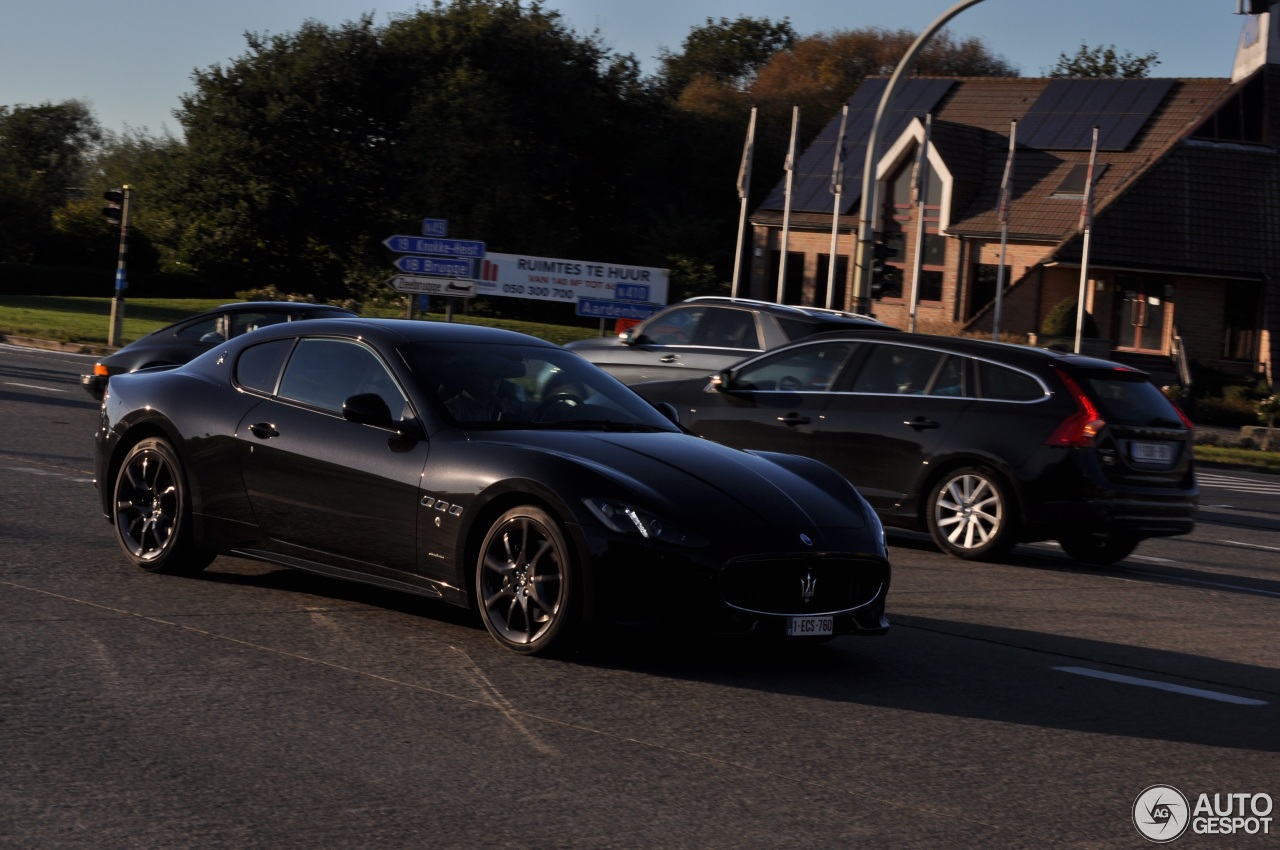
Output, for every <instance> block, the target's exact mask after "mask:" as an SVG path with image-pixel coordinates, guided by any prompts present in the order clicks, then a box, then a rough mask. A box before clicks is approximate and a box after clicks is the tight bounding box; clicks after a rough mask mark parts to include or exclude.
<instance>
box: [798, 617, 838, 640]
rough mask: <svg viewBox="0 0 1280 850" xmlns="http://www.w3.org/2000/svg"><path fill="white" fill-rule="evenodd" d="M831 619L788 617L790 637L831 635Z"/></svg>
mask: <svg viewBox="0 0 1280 850" xmlns="http://www.w3.org/2000/svg"><path fill="white" fill-rule="evenodd" d="M832 619H833V618H831V617H788V618H787V636H788V637H815V636H818V635H829V634H831V628H832Z"/></svg>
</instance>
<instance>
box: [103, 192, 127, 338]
mask: <svg viewBox="0 0 1280 850" xmlns="http://www.w3.org/2000/svg"><path fill="white" fill-rule="evenodd" d="M129 194H130V192H129V185H128V184H127V183H126V184H125V185H124V186H122V187H121V188H119V189H109V190H107V191H106V192H103V193H102V197H103V198H104V199H106V201H107V205H106V206H105V207H103V208H102V214H103V215H105V216H106V217H107V218H108V219H110V220H112V221H118V222H120V251H119V254H118V259H117V260H116V290H115V295H114V296H113V297H112V299H111V329H110V331H109V332H108V334H107V345H110V346H112V347H119V345H120V326H121V325H122V324H123V323H124V291H125V288H126V287H127V286H128V285H129V284H128V279H127V277H126V267H127V264H128V258H129Z"/></svg>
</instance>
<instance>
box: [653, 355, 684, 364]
mask: <svg viewBox="0 0 1280 850" xmlns="http://www.w3.org/2000/svg"><path fill="white" fill-rule="evenodd" d="M679 359H680V355H679V354H664V355H663V356H662V357H659V358H658V362H659V363H674V362H676V361H677V360H679Z"/></svg>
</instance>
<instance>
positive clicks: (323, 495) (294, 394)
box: [236, 338, 428, 577]
mask: <svg viewBox="0 0 1280 850" xmlns="http://www.w3.org/2000/svg"><path fill="white" fill-rule="evenodd" d="M253 350H254V349H253V348H250V349H247V350H246V353H248V352H252V351H253ZM243 359H244V358H242V360H243ZM365 392H374V393H376V394H378V395H380V396H382V397H383V399H384V401H386V402H387V404H388V408H389V409H390V410H391V411H392V415H393V417H401V418H403V417H404V416H405V415H406V412H407V411H410V410H411V409H410V408H409V406H408V402H407V401H406V399H405V396H404V394H403V392H402V391H401V390H400V389H399V387H398V385H397V384H396V382H395V379H394V378H393V377H392V376H391V374H390V373H389V372H388V370H387V369H386V367H385V366H384V364H383V363H382V361H381V360H380V359H379V357H378V356H377V355H376V354H375V353H374V352H373V351H372V349H370V348H368V347H367V346H366V345H364V344H362V343H360V342H357V341H355V340H347V339H325V338H303V339H300V340H299V341H298V344H297V347H296V348H295V349H294V351H293V353H292V355H291V356H290V358H289V360H288V362H287V364H286V365H285V368H284V373H283V375H282V376H281V378H280V381H279V389H278V391H277V392H276V394H275V395H274V397H270V398H264V399H263V400H262V401H261V402H259V403H258V404H257V405H256V406H255V407H254V408H253V409H252V410H250V411H249V413H248V414H247V415H246V416H245V417H244V418H243V420H242V421H241V422H240V425H239V427H238V428H237V429H236V441H237V453H238V457H239V459H240V466H241V471H242V474H243V476H244V482H245V488H246V491H247V493H248V496H249V501H250V505H251V507H252V508H253V511H254V514H255V516H256V517H257V520H258V522H259V524H260V526H261V527H262V529H263V530H264V531H265V533H266V534H267V535H268V536H269V537H270V538H271V539H273V540H274V541H276V542H277V543H278V544H279V546H280V548H281V551H282V552H285V553H287V554H292V555H295V556H297V557H302V558H307V559H309V560H317V561H321V562H323V563H328V564H332V565H335V566H339V567H342V568H346V569H356V570H361V571H366V572H370V573H375V574H379V575H383V576H391V577H394V576H395V574H396V573H399V572H413V571H415V570H416V565H417V543H416V535H417V515H418V499H419V486H420V480H421V476H422V472H423V468H424V466H425V463H426V458H427V451H428V443H427V441H426V440H425V439H416V438H413V437H410V436H405V435H403V434H400V433H397V432H396V431H393V430H389V429H387V428H381V427H375V426H372V425H365V424H360V423H356V422H349V421H347V420H346V419H344V418H343V416H342V403H343V401H344V400H345V399H347V398H348V397H350V396H352V395H356V394H357V393H365Z"/></svg>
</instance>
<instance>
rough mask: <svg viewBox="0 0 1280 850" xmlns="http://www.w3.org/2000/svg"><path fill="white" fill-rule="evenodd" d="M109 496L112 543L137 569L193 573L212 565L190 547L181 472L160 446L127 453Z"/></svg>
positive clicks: (147, 443) (148, 443) (169, 450)
mask: <svg viewBox="0 0 1280 850" xmlns="http://www.w3.org/2000/svg"><path fill="white" fill-rule="evenodd" d="M112 495H113V496H114V498H113V500H112V501H113V505H114V513H115V520H116V540H117V541H119V543H120V548H121V549H123V550H124V553H125V555H127V556H128V558H129V560H130V561H132V562H133V563H134V564H136V565H137V566H139V567H141V568H142V569H144V570H148V571H150V572H153V573H194V572H199V571H200V570H202V569H204V568H205V567H207V566H208V565H209V562H210V561H212V560H213V557H212V556H211V555H209V554H207V553H204V552H201V551H199V550H198V549H197V548H196V547H195V545H194V544H193V543H192V540H191V505H190V501H189V497H188V494H187V487H186V481H185V480H184V479H183V475H182V466H181V464H179V462H178V456H177V454H176V453H175V452H174V450H173V447H172V446H170V445H169V444H168V443H167V442H165V441H164V440H159V439H147V440H143V441H141V442H139V443H138V444H137V445H136V446H134V447H133V448H132V449H131V450H130V451H129V454H128V456H127V457H125V459H124V463H122V464H120V470H119V472H117V473H116V480H115V488H114V490H113V491H112Z"/></svg>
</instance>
